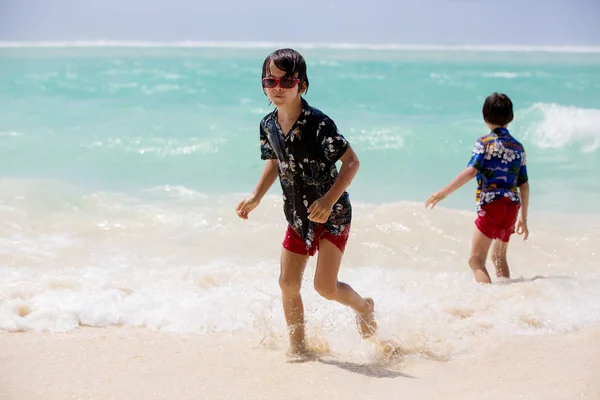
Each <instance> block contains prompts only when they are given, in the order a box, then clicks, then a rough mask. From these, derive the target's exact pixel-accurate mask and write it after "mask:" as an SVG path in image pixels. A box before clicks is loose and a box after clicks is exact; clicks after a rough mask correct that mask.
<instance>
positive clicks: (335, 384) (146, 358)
mask: <svg viewBox="0 0 600 400" xmlns="http://www.w3.org/2000/svg"><path fill="white" fill-rule="evenodd" d="M599 339H600V331H597V330H594V331H586V332H578V333H572V334H568V335H560V336H558V335H554V336H552V335H550V336H539V335H536V336H513V337H507V338H505V339H504V340H500V341H496V342H495V343H493V344H488V345H487V346H486V348H485V350H481V351H478V350H477V349H475V350H473V351H470V352H468V353H466V354H462V355H460V356H459V357H457V358H456V359H453V360H449V361H440V360H431V359H428V358H427V356H426V355H420V356H414V355H413V356H403V355H402V354H401V351H399V353H400V354H396V355H392V356H391V357H388V358H387V359H386V357H385V355H383V354H382V353H380V352H378V350H377V346H376V345H374V344H373V351H372V352H371V354H370V355H365V356H362V357H359V358H362V359H358V358H357V357H356V356H353V357H348V356H347V355H344V354H322V355H321V356H320V357H319V359H318V360H314V361H304V362H301V361H300V360H294V359H291V358H289V357H287V356H286V354H285V349H284V348H282V346H278V345H275V346H266V347H265V346H264V345H261V343H260V341H258V340H254V339H248V338H247V336H245V337H239V336H237V335H236V334H231V335H217V334H212V335H189V334H188V335H183V334H172V333H165V332H157V331H149V330H146V329H133V328H114V327H113V328H80V329H77V330H74V331H71V332H67V333H63V334H51V333H36V332H31V331H30V332H23V333H1V334H0V396H1V397H0V398H2V399H3V400H29V399H32V400H33V399H35V400H39V399H47V400H55V399H56V400H58V399H111V400H117V399H144V400H147V399H182V400H183V399H306V398H311V399H498V400H500V399H540V400H542V399H543V400H551V399H599V398H600V381H599V379H598V378H600V363H599V362H598V360H600V340H599ZM388 355H389V354H388Z"/></svg>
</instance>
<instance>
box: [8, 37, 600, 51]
mask: <svg viewBox="0 0 600 400" xmlns="http://www.w3.org/2000/svg"><path fill="white" fill-rule="evenodd" d="M282 46H293V47H295V48H298V49H341V50H400V51H403V50H406V51H476V52H549V53H600V46H558V45H554V46H552V45H550V46H527V45H410V44H394V43H389V44H374V43H303V42H294V43H287V42H286V43H284V42H258V41H255V42H242V41H229V42H228V41H176V42H149V41H110V40H96V41H81V40H80V41H53V42H50V41H46V42H44V41H38V42H16V41H0V48H28V47H31V48H40V47H41V48H44V47H45V48H67V47H146V48H216V49H220V48H222V49H270V48H278V47H282Z"/></svg>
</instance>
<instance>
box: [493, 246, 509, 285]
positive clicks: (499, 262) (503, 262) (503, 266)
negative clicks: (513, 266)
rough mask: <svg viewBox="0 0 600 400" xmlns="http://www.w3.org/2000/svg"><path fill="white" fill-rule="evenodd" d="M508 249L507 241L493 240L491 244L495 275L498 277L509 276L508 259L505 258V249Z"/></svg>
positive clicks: (507, 277)
mask: <svg viewBox="0 0 600 400" xmlns="http://www.w3.org/2000/svg"><path fill="white" fill-rule="evenodd" d="M507 250H508V242H503V241H501V240H498V239H496V240H494V245H493V246H492V262H493V263H494V266H495V267H496V276H497V277H498V278H506V279H509V278H510V270H509V269H508V261H507V259H506V251H507Z"/></svg>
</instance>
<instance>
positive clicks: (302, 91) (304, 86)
mask: <svg viewBox="0 0 600 400" xmlns="http://www.w3.org/2000/svg"><path fill="white" fill-rule="evenodd" d="M304 93H306V82H302V86H301V87H300V94H304Z"/></svg>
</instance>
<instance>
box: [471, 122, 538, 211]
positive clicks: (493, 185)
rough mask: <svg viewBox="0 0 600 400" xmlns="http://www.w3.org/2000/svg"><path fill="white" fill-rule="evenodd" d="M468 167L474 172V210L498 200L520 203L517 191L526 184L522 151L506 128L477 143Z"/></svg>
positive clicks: (520, 145) (494, 131) (526, 178)
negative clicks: (475, 171) (475, 184)
mask: <svg viewBox="0 0 600 400" xmlns="http://www.w3.org/2000/svg"><path fill="white" fill-rule="evenodd" d="M467 166H469V167H473V168H475V169H476V170H477V171H478V172H477V192H476V201H477V210H478V211H479V210H480V209H481V207H482V206H483V205H485V204H489V203H491V202H492V201H494V200H497V199H498V198H501V197H508V198H509V199H511V200H512V201H514V202H517V203H519V202H520V199H519V191H518V188H519V186H521V185H522V184H524V183H525V182H527V181H528V179H529V178H528V177H527V167H526V163H525V148H524V147H523V145H522V144H521V143H519V141H517V140H516V139H515V138H514V137H512V136H511V134H510V132H509V131H508V129H506V128H497V129H494V130H493V131H492V132H490V133H489V134H487V135H484V136H482V137H480V138H479V139H477V143H475V147H474V148H473V155H472V157H471V160H470V161H469V164H468V165H467Z"/></svg>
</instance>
